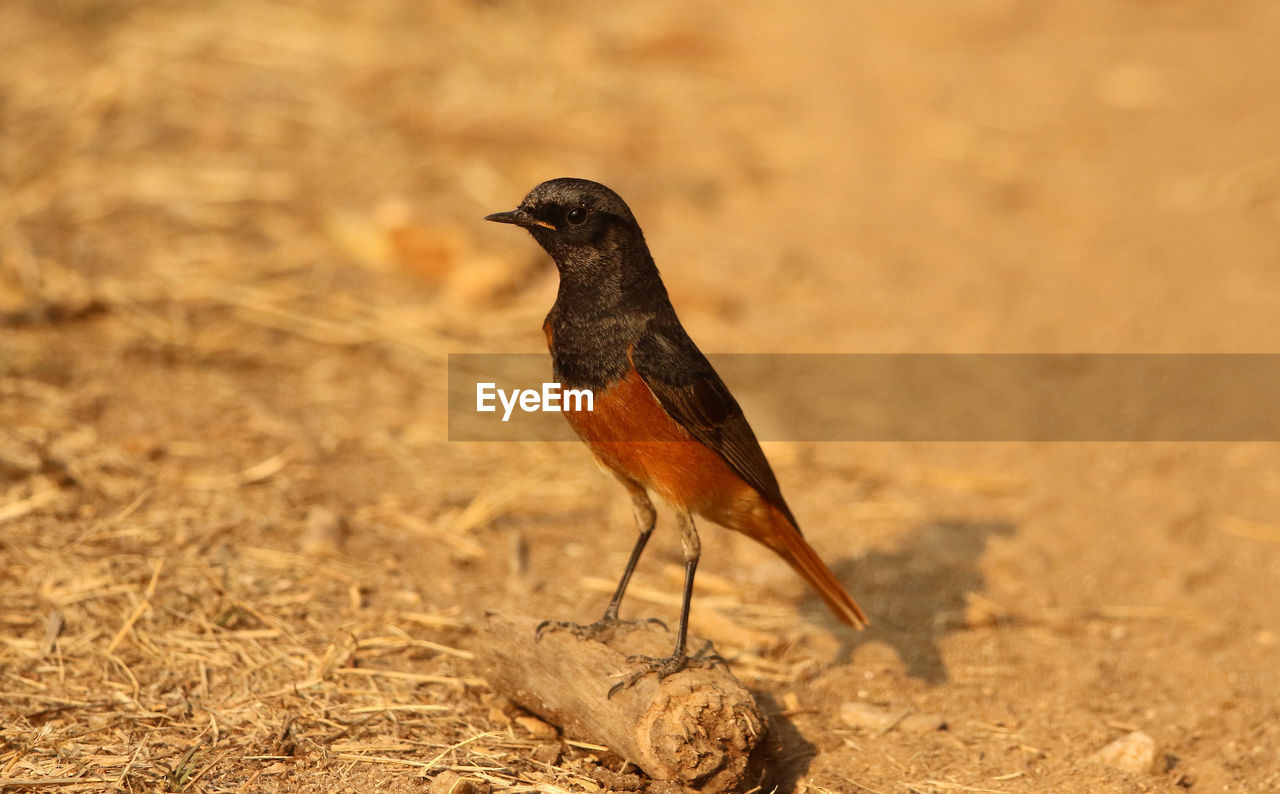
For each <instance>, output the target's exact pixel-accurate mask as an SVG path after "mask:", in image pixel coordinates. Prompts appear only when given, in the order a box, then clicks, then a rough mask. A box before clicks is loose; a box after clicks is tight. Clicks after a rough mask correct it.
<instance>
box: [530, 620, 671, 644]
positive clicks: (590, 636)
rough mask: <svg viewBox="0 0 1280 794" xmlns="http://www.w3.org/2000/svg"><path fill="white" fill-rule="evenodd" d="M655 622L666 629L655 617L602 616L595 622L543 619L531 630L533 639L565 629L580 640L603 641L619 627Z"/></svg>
mask: <svg viewBox="0 0 1280 794" xmlns="http://www.w3.org/2000/svg"><path fill="white" fill-rule="evenodd" d="M651 623H653V624H657V625H659V626H661V627H662V628H663V630H664V631H666V630H667V624H665V623H663V622H662V621H661V620H658V619H657V618H644V619H641V620H622V619H620V618H613V617H603V618H601V619H600V620H597V621H596V622H595V623H570V622H569V621H567V620H544V621H542V622H541V623H539V624H538V628H537V629H535V630H534V632H533V638H534V640H535V641H537V640H541V639H542V635H543V634H546V633H547V632H548V631H567V632H569V633H570V634H572V635H573V636H575V637H577V638H578V639H580V640H597V641H603V640H607V639H609V637H611V636H612V635H613V632H615V631H617V630H618V629H619V628H621V627H624V626H626V627H631V628H638V627H640V626H643V625H647V624H651Z"/></svg>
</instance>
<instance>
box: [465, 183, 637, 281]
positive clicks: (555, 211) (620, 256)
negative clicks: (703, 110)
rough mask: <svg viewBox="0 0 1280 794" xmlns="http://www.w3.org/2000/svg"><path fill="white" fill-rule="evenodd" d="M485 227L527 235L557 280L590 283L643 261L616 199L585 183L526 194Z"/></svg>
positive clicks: (630, 221)
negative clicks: (550, 262)
mask: <svg viewBox="0 0 1280 794" xmlns="http://www.w3.org/2000/svg"><path fill="white" fill-rule="evenodd" d="M485 220H487V221H495V222H497V223H511V224H515V225H516V226H522V227H524V228H525V229H528V230H529V233H530V234H532V235H533V239H535V240H537V241H538V244H539V245H541V246H542V247H543V248H544V249H546V251H547V253H548V254H551V258H552V259H554V260H555V262H556V267H558V268H559V269H560V274H561V277H562V278H563V277H571V278H583V279H591V278H592V277H599V276H602V275H605V274H606V273H607V272H608V271H609V270H611V269H617V268H619V267H622V266H624V265H625V263H626V261H627V260H629V259H632V258H633V257H636V256H641V257H643V258H644V259H648V248H647V247H646V246H645V243H644V235H643V234H642V233H641V231H640V226H639V225H638V224H637V223H636V219H635V216H633V215H632V214H631V210H630V208H628V207H627V205H626V202H624V201H623V200H622V198H621V197H620V196H618V194H617V193H614V192H613V191H612V190H610V189H609V188H607V187H605V186H604V185H602V184H600V183H599V182H591V181H589V180H586V179H571V178H561V179H552V180H550V181H548V182H543V183H542V184H540V185H538V186H537V187H535V188H534V189H533V190H531V191H529V195H527V196H525V197H524V201H521V202H520V206H519V207H516V208H515V209H514V210H511V211H510V212H495V213H494V214H492V215H487V216H485Z"/></svg>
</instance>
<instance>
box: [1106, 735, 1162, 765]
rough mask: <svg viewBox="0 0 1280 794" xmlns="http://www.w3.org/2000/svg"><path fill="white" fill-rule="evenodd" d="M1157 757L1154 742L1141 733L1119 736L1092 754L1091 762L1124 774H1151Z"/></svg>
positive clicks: (1157, 752)
mask: <svg viewBox="0 0 1280 794" xmlns="http://www.w3.org/2000/svg"><path fill="white" fill-rule="evenodd" d="M1158 756H1159V751H1158V748H1157V747H1156V740H1155V739H1152V738H1151V737H1150V736H1148V735H1146V734H1145V733H1143V732H1142V731H1134V732H1133V733H1129V734H1126V735H1124V736H1121V737H1120V738H1119V739H1116V740H1115V741H1114V742H1112V743H1111V744H1109V745H1107V746H1106V747H1103V748H1102V749H1101V750H1099V751H1098V752H1096V753H1094V754H1093V760H1095V761H1098V762H1099V763H1103V764H1106V765H1107V766H1110V767H1114V768H1116V769H1119V770H1122V771H1124V772H1133V773H1134V774H1153V773H1154V772H1155V771H1156V759H1157V757H1158Z"/></svg>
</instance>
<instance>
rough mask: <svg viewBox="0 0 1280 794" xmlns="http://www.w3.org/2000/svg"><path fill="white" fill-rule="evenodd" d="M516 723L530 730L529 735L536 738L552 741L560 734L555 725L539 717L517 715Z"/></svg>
mask: <svg viewBox="0 0 1280 794" xmlns="http://www.w3.org/2000/svg"><path fill="white" fill-rule="evenodd" d="M515 723H516V724H517V725H519V726H520V727H521V728H524V729H525V730H526V731H528V732H529V735H530V736H532V737H533V738H535V739H542V740H544V741H552V740H554V739H555V738H556V737H557V736H559V732H558V731H557V730H556V729H555V726H553V725H550V724H548V723H545V722H543V721H542V720H540V719H538V718H537V717H516V719H515Z"/></svg>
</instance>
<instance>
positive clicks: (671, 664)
mask: <svg viewBox="0 0 1280 794" xmlns="http://www.w3.org/2000/svg"><path fill="white" fill-rule="evenodd" d="M627 662H628V663H630V664H639V665H640V668H639V669H638V670H633V671H631V672H630V673H628V674H627V675H626V677H625V678H623V679H622V680H621V681H619V682H618V683H616V684H614V685H613V686H612V687H610V688H609V693H608V694H607V695H606V696H605V697H606V698H612V697H613V696H614V695H616V694H618V693H619V692H621V691H622V690H624V689H630V688H631V687H632V686H634V685H635V683H636V682H637V681H639V680H640V679H641V678H644V677H645V676H647V675H651V674H656V675H657V676H658V680H659V681H661V680H662V679H664V678H666V677H667V676H669V675H674V674H675V673H678V672H680V671H681V670H685V669H687V668H690V667H715V666H716V665H717V664H718V665H722V666H725V667H727V666H728V665H729V663H728V662H726V661H725V660H724V657H723V656H721V655H720V654H718V653H716V651H715V648H714V647H713V646H712V645H711V642H710V641H708V642H707V644H706V645H703V646H702V648H701V649H699V650H698V652H697V653H695V654H693V655H692V656H690V655H689V654H686V653H677V654H672V655H671V656H668V657H665V658H660V657H655V656H641V655H636V656H628V657H627Z"/></svg>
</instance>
